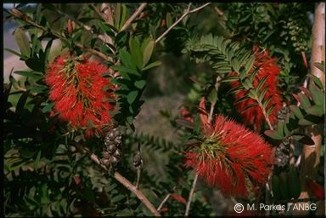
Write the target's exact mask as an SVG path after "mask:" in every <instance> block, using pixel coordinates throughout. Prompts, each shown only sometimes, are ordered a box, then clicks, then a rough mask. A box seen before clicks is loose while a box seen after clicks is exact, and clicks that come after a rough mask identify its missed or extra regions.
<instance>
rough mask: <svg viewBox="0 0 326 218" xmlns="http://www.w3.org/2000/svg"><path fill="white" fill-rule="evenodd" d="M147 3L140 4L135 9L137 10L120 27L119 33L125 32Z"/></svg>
mask: <svg viewBox="0 0 326 218" xmlns="http://www.w3.org/2000/svg"><path fill="white" fill-rule="evenodd" d="M146 5H147V3H141V4H140V6H139V7H138V8H137V10H136V11H135V12H134V13H133V14H132V15H131V16H130V17H129V19H128V20H127V21H126V23H125V24H124V25H123V26H122V28H121V30H120V32H122V31H124V30H126V29H127V28H128V27H129V26H130V25H131V23H132V22H133V21H134V20H135V19H136V18H137V16H138V15H139V14H140V13H141V12H142V11H143V10H144V8H145V7H146Z"/></svg>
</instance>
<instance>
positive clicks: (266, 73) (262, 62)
mask: <svg viewBox="0 0 326 218" xmlns="http://www.w3.org/2000/svg"><path fill="white" fill-rule="evenodd" d="M253 50H254V55H255V56H256V60H255V63H254V66H253V69H257V70H258V73H257V74H256V76H255V78H254V80H253V87H254V88H256V87H257V86H258V84H259V82H260V81H261V80H262V79H263V78H265V77H267V79H266V81H265V83H264V85H263V86H262V88H261V89H264V88H267V92H266V93H265V96H264V100H265V101H266V100H267V99H269V98H270V101H269V103H268V105H267V108H270V107H271V106H272V105H274V106H275V107H274V109H273V110H272V113H271V114H270V115H269V117H268V118H269V120H270V121H271V123H272V124H275V123H276V121H277V112H278V111H279V110H280V109H281V108H282V95H281V92H280V91H279V90H278V88H277V82H278V80H277V77H278V75H279V74H280V72H281V69H280V68H279V66H277V63H276V60H275V59H273V58H271V57H270V56H269V54H268V52H267V51H260V49H259V48H258V47H256V46H255V47H254V49H253ZM234 75H236V73H235V72H232V73H230V76H234ZM230 84H231V86H232V88H235V87H240V86H241V84H240V82H239V81H232V82H231V83H230ZM245 96H248V92H247V90H239V91H237V92H236V94H235V100H236V101H237V100H239V99H241V98H243V97H245ZM264 100H263V101H264ZM255 103H256V101H255V100H253V99H251V98H247V99H246V100H244V101H240V102H239V103H236V104H235V107H236V109H237V111H238V112H239V113H240V115H241V116H242V118H243V120H244V122H245V123H247V124H248V125H250V126H253V127H254V129H255V130H257V131H260V130H261V126H262V124H263V123H265V117H264V114H263V112H262V109H261V108H260V106H259V105H255V106H253V107H250V108H247V107H248V106H249V105H252V104H255Z"/></svg>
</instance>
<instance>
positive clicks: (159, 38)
mask: <svg viewBox="0 0 326 218" xmlns="http://www.w3.org/2000/svg"><path fill="white" fill-rule="evenodd" d="M210 4H211V3H206V4H204V5H202V6H200V7H197V8H195V9H193V10H190V7H191V3H189V4H188V8H187V9H186V10H185V12H184V13H183V14H182V15H181V17H180V18H179V19H178V20H177V21H175V22H174V23H173V24H172V25H171V26H170V27H169V28H168V29H167V30H165V32H164V33H162V35H160V36H159V37H158V38H157V39H156V40H155V43H158V42H159V41H160V40H161V39H162V38H163V37H164V36H165V35H166V34H168V33H169V32H170V31H171V30H172V29H173V28H174V27H175V26H176V25H178V23H180V22H181V21H182V20H183V19H184V18H185V17H186V16H188V15H189V14H192V13H195V12H197V11H199V10H201V9H203V8H205V7H206V6H208V5H210Z"/></svg>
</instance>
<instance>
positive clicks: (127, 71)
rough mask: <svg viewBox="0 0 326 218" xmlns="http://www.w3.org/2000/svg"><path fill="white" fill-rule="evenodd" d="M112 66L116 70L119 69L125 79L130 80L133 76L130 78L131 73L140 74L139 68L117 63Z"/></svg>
mask: <svg viewBox="0 0 326 218" xmlns="http://www.w3.org/2000/svg"><path fill="white" fill-rule="evenodd" d="M111 68H112V69H113V70H115V71H118V72H119V73H120V75H121V76H122V77H123V78H124V79H128V80H130V79H131V78H130V76H129V74H133V75H136V76H140V75H139V72H138V71H137V70H134V69H131V68H129V67H126V66H123V65H115V66H112V67H111Z"/></svg>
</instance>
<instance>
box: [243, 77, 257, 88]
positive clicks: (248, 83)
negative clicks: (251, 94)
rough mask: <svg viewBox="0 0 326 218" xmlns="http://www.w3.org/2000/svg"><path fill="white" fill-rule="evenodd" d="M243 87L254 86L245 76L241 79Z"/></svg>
mask: <svg viewBox="0 0 326 218" xmlns="http://www.w3.org/2000/svg"><path fill="white" fill-rule="evenodd" d="M241 83H242V85H243V87H244V88H245V89H247V90H249V89H252V88H254V87H253V85H252V81H251V80H250V79H249V78H246V79H244V80H242V81H241Z"/></svg>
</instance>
